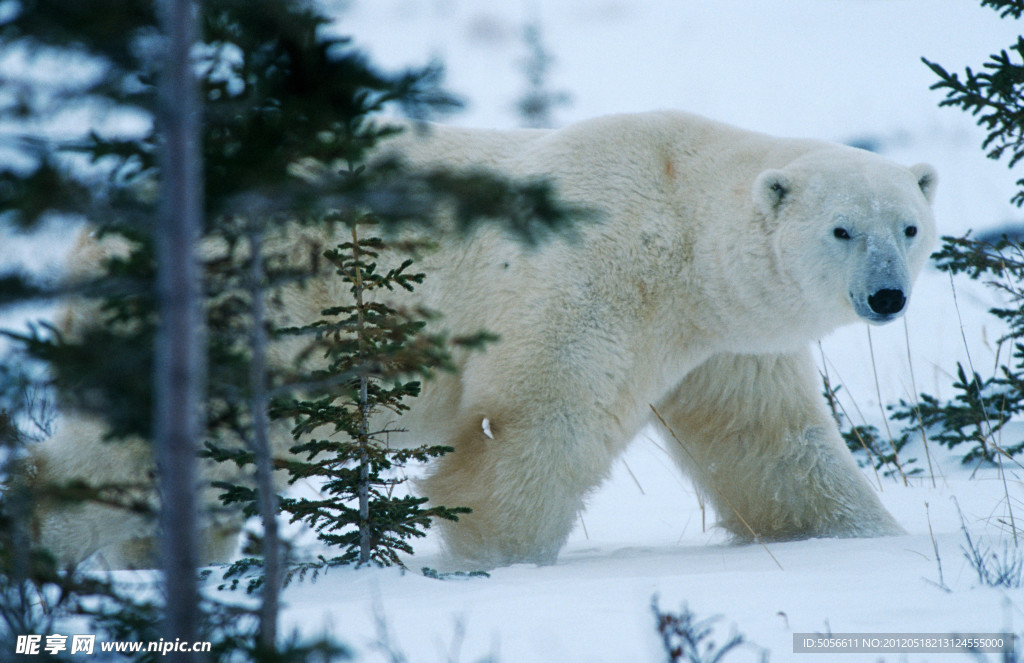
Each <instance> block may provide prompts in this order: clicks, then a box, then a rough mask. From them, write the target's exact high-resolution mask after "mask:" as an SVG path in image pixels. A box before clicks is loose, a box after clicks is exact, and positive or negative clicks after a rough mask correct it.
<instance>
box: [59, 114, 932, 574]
mask: <svg viewBox="0 0 1024 663" xmlns="http://www.w3.org/2000/svg"><path fill="white" fill-rule="evenodd" d="M381 154H382V156H383V157H393V156H396V155H397V156H398V157H399V158H401V159H402V160H404V161H405V162H406V164H407V165H408V166H409V167H410V168H412V169H422V170H434V169H445V170H454V171H478V170H487V171H492V172H495V173H498V174H500V175H502V176H504V177H509V178H516V179H544V180H547V181H549V182H550V183H551V184H552V185H553V187H554V190H555V192H556V193H557V195H558V196H559V197H560V198H561V199H562V200H563V201H564V202H565V203H567V204H569V205H571V206H574V207H580V208H584V209H587V210H591V211H592V212H593V214H592V218H591V219H590V220H589V221H586V222H582V223H580V224H577V225H576V227H575V229H574V232H572V233H569V234H567V235H566V236H558V237H554V238H552V239H550V240H548V241H546V242H544V243H542V244H541V245H540V246H538V247H532V248H531V247H526V246H523V245H522V244H521V243H519V242H517V241H516V240H515V238H513V237H510V236H509V235H508V234H507V233H506V232H504V231H503V230H502V229H501V228H500V227H499V226H497V225H495V226H488V227H485V228H483V229H480V230H478V231H476V232H475V233H472V234H470V235H468V236H461V235H459V234H457V233H453V232H445V231H444V230H442V231H440V233H439V238H440V239H439V245H440V248H439V249H438V250H437V251H436V252H435V253H432V254H430V255H428V256H426V257H425V258H424V259H423V260H422V261H420V262H419V263H418V267H419V268H420V269H421V270H422V271H425V272H426V273H427V274H428V278H427V280H426V281H425V282H424V284H423V285H422V286H420V287H419V288H418V289H417V291H416V296H417V297H418V299H417V300H416V301H417V302H419V303H422V304H423V305H425V306H428V307H431V308H433V309H435V310H438V311H441V312H442V313H443V315H444V317H443V318H442V319H441V320H440V321H439V322H438V323H436V324H438V325H440V326H441V327H443V328H445V329H447V330H449V331H451V332H453V333H456V334H461V333H472V332H475V331H477V330H480V329H487V330H489V331H492V332H494V333H496V334H497V335H498V336H499V337H500V340H499V341H498V342H497V343H495V344H493V345H492V346H490V347H489V348H488V349H487V350H486V351H485V352H475V353H467V354H460V355H459V356H458V364H459V371H458V373H457V374H452V375H441V376H438V377H437V378H436V379H434V380H432V381H429V382H427V383H426V384H425V385H424V389H423V393H422V395H421V396H420V397H419V398H417V399H414V400H413V401H412V402H410V405H411V406H412V410H411V411H409V412H408V413H406V414H405V415H404V416H403V418H402V420H401V426H402V428H405V429H408V432H407V433H405V434H404V440H403V439H393V440H392V441H393V442H397V443H408V444H425V443H426V444H447V445H450V446H452V447H454V449H455V451H454V452H453V453H450V454H448V455H446V456H444V457H443V458H441V459H440V460H439V461H437V462H436V465H435V466H434V467H433V468H432V469H431V470H430V472H429V474H428V476H426V478H425V479H424V480H423V481H422V482H421V484H420V490H421V491H422V493H423V494H424V495H426V496H427V497H429V498H430V500H431V501H432V502H434V503H438V504H444V505H448V506H467V507H470V508H471V509H472V512H471V513H469V514H467V515H465V516H462V517H461V518H460V519H459V521H458V522H456V523H448V522H442V523H441V527H442V528H443V534H444V540H445V544H446V547H447V550H448V551H449V552H450V553H451V555H452V556H453V558H454V559H455V560H458V561H459V563H460V564H463V565H464V566H466V567H473V568H485V567H494V566H500V565H506V564H511V563H516V562H534V563H540V564H548V563H552V562H554V561H555V560H556V558H557V555H558V553H559V550H560V549H561V548H562V546H563V545H564V543H565V541H566V538H567V537H568V535H569V533H570V531H571V530H572V528H573V526H574V524H575V522H576V520H577V516H578V514H579V512H580V510H581V509H582V508H583V505H584V501H585V499H586V497H587V495H588V493H590V492H591V491H593V490H594V489H595V488H596V487H597V486H599V485H600V484H601V482H602V480H603V479H604V478H605V477H606V476H607V475H608V472H609V469H610V467H611V465H612V463H613V461H614V460H615V459H616V458H617V457H618V456H619V455H620V454H621V453H622V451H623V449H624V448H625V446H626V445H627V443H628V442H629V441H630V440H631V439H632V438H633V437H634V436H635V435H636V433H637V432H638V431H639V430H640V429H641V428H642V427H643V426H645V425H646V424H648V423H651V422H652V421H654V422H655V423H656V425H658V426H663V425H667V426H668V427H669V428H671V434H670V433H669V432H668V431H664V429H663V432H665V434H666V439H670V440H671V439H673V438H678V443H675V442H670V443H669V444H668V448H669V449H670V450H671V451H672V453H673V454H674V456H675V459H676V461H677V462H678V465H679V466H680V468H681V470H682V471H684V472H685V473H686V474H687V475H688V476H690V477H691V478H692V479H693V481H694V482H695V483H696V485H697V486H698V489H699V490H700V491H701V492H702V493H703V494H704V495H705V496H706V498H707V500H708V501H709V502H710V503H711V504H713V505H714V508H715V511H716V513H717V514H718V517H719V519H720V524H721V525H722V526H723V527H724V528H725V529H726V530H728V531H729V532H731V533H732V534H733V535H735V537H736V538H738V539H740V540H745V539H750V538H752V537H759V538H760V539H762V540H781V539H795V538H805V537H833V536H880V535H892V534H898V533H900V532H902V529H901V528H900V526H899V525H898V524H897V523H896V522H895V520H894V519H893V518H892V517H891V516H890V514H889V513H888V512H887V511H886V510H885V508H884V507H883V506H882V504H881V503H880V502H879V500H878V498H877V496H876V495H875V493H874V491H873V489H872V487H871V486H870V484H869V483H868V482H867V481H866V479H865V478H864V476H863V475H862V473H861V472H860V471H859V470H858V468H857V465H856V463H855V462H854V460H853V458H852V457H851V455H850V453H849V451H848V450H847V449H846V446H845V444H844V443H843V441H842V439H841V438H840V436H839V433H838V430H837V427H836V424H835V422H834V421H833V420H832V417H831V416H830V414H829V412H828V411H827V409H826V407H825V403H824V399H823V397H822V395H821V394H820V381H819V379H818V375H817V372H816V369H815V367H814V364H813V362H812V359H811V354H810V351H809V346H810V344H811V343H812V342H813V341H815V340H817V339H819V338H821V337H822V336H823V335H825V334H827V333H828V332H830V331H831V330H833V329H835V328H836V327H838V326H840V325H845V324H849V323H852V322H855V321H858V320H862V321H867V322H868V323H871V324H882V323H885V322H888V321H891V320H893V319H895V318H897V317H898V316H900V315H902V314H903V313H904V311H905V310H906V306H907V301H908V299H909V296H910V292H911V286H912V283H913V281H914V278H915V277H916V275H917V274H918V273H919V272H920V270H921V269H922V267H923V265H924V264H925V262H926V260H927V257H928V255H929V253H930V250H931V247H932V246H933V244H934V242H935V234H936V233H935V224H934V220H933V216H932V212H931V201H932V198H933V195H934V191H935V185H936V175H935V172H934V170H933V169H932V168H931V167H929V166H927V165H921V164H919V165H915V166H911V167H909V168H905V167H902V166H899V165H896V164H894V163H892V162H890V161H888V160H886V159H884V158H882V157H880V156H878V155H876V154H872V153H870V152H866V151H863V150H859V149H855V148H851V147H845V146H840V145H834V144H830V143H825V142H820V141H812V140H796V139H781V138H775V137H770V136H767V135H762V134H759V133H753V132H750V131H745V130H741V129H738V128H734V127H731V126H727V125H724V124H721V123H717V122H714V121H711V120H708V119H704V118H701V117H698V116H695V115H690V114H685V113H681V112H653V113H644V114H629V115H616V116H610V117H604V118H598V119H594V120H590V121H585V122H581V123H578V124H575V125H572V126H569V127H567V128H564V129H560V130H518V131H487V130H468V129H457V128H446V127H433V128H432V129H430V130H429V131H426V132H421V131H407V132H405V133H404V134H402V135H400V136H399V137H398V138H395V139H392V140H391V141H390V142H388V144H386V145H385V146H384V147H383V148H382V153H381ZM440 221H441V226H442V227H443V226H444V219H441V220H440ZM329 278H330V277H329V276H325V277H324V279H322V280H321V281H319V282H317V283H315V284H314V285H313V287H307V288H306V289H304V290H301V291H296V292H294V293H291V295H290V296H289V297H286V298H284V299H285V309H286V310H285V314H286V316H289V317H291V318H293V319H295V320H297V321H303V322H308V321H310V320H314V319H316V318H317V317H318V314H319V312H320V311H321V310H322V309H323V308H325V307H327V306H331V305H335V304H336V302H335V301H332V300H331V299H330V296H331V295H330V294H329V293H334V294H336V293H337V291H338V288H336V287H335V288H332V287H331V284H330V283H329V281H327V279H329ZM277 360H278V361H287V355H286V354H284V353H283V354H281V356H279V357H277ZM652 408H654V409H656V410H657V412H658V413H659V414H660V416H661V417H662V418H663V420H664V424H663V423H662V421H660V420H655V419H654V418H653V417H652ZM71 428H72V430H71V433H70V434H69V435H71V437H76V436H77V440H76V443H77V444H79V445H88V444H90V443H89V442H88V441H87V440H86V438H87V437H89V436H90V435H91V436H93V437H95V432H94V431H84V430H83V431H77V432H76V431H75V430H74V425H73V424H72V426H71ZM41 446H42V447H43V448H45V446H46V445H45V444H44V445H41ZM62 449H63V451H62V452H61V453H62V454H63V455H71V456H77V455H78V454H79V453H80V452H77V451H69V450H68V449H67V445H66V444H65V445H64V447H62ZM81 453H84V452H81ZM42 455H44V456H45V452H43V453H42ZM68 460H70V459H69V458H63V459H62V466H63V467H69V466H71V465H74V463H73V462H72V463H69V462H67V461H68ZM126 462H129V461H127V460H124V461H119V463H126ZM130 462H132V463H136V464H138V463H142V464H146V463H148V460H146V459H143V460H141V461H140V460H139V459H137V458H136V459H133V460H131V461H130ZM93 471H95V472H96V473H98V474H102V473H103V470H102V469H100V468H93ZM122 524H123V523H122V522H121V521H116V520H114V519H112V518H110V517H107V518H106V520H103V518H101V517H97V518H93V519H81V526H83V527H88V528H91V531H90V536H92V540H91V542H90V544H89V545H88V546H79V549H77V550H67V548H68V544H65V543H62V541H69V540H75V541H77V540H79V539H81V538H82V537H76V536H75V535H74V534H73V533H71V532H70V530H73V529H74V528H75V527H77V526H78V525H79V523H76V522H75V521H74V519H72V518H69V517H64V518H57V517H52V518H51V519H50V525H49V529H50V530H51V532H50V533H49V534H48V535H47V534H46V533H45V532H44V537H43V539H44V540H45V541H49V542H51V544H52V545H54V546H55V547H58V548H60V547H61V546H64V548H65V549H63V550H59V552H60V553H62V554H64V555H65V556H72V557H74V556H79V557H81V556H83V555H85V554H87V553H89V552H91V551H92V550H95V549H97V548H102V547H103V546H107V549H108V551H109V550H112V549H118V548H120V549H121V550H122V551H123V550H125V549H128V548H130V547H131V546H136V545H139V541H144V540H145V537H146V536H148V534H146V533H144V532H133V531H126V530H130V529H131V528H126V527H122ZM45 529H47V527H46V523H44V530H45ZM229 529H230V528H229ZM97 532H98V533H97ZM218 532H221V530H218ZM218 536H219V537H220V538H225V537H222V536H220V535H218ZM208 540H212V536H211V537H208ZM226 540H230V536H228V537H226ZM217 548H218V546H213V548H212V549H217ZM224 550H225V548H224V547H223V546H221V547H220V552H214V553H211V555H212V556H216V555H217V554H221V555H223V554H225V553H224ZM131 558H132V556H131V554H130V553H123V559H131ZM204 561H211V560H210V559H207V560H204Z"/></svg>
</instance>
